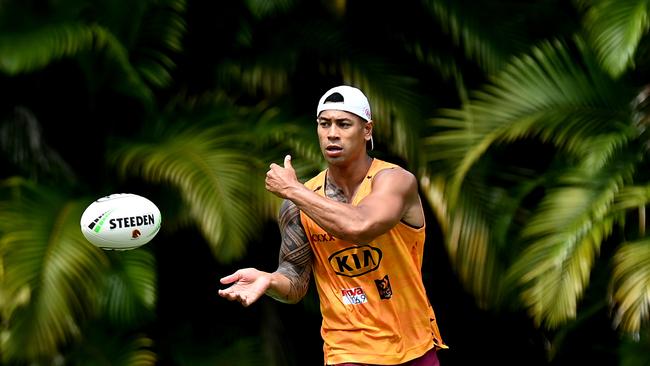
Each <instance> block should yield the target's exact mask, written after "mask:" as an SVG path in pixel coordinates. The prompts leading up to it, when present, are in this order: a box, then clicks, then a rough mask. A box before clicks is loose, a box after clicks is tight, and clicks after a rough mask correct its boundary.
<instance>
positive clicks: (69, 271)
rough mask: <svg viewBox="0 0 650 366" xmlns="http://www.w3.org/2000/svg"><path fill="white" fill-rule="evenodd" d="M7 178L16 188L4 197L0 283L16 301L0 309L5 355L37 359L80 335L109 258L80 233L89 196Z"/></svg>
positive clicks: (0, 209) (0, 215)
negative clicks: (75, 195) (74, 195)
mask: <svg viewBox="0 0 650 366" xmlns="http://www.w3.org/2000/svg"><path fill="white" fill-rule="evenodd" d="M5 184H12V185H13V186H14V187H15V188H14V189H16V190H17V192H19V194H18V195H17V196H16V197H15V198H14V199H12V200H10V201H3V202H1V203H0V232H2V233H3V235H2V237H1V238H0V254H1V256H2V260H3V265H4V275H3V278H2V280H3V281H2V283H1V287H2V292H3V294H5V295H6V296H7V297H8V298H9V299H16V301H15V302H11V301H10V303H9V304H4V306H3V308H2V312H3V319H6V329H5V330H4V339H3V344H2V348H3V357H5V358H6V359H23V360H36V359H38V358H39V357H41V356H44V355H52V354H54V353H55V352H56V349H57V347H58V346H60V345H61V344H63V343H64V342H66V341H68V340H70V339H71V338H73V337H76V336H78V335H79V323H80V321H81V320H82V319H83V318H84V317H86V316H89V315H91V313H92V310H93V307H92V304H93V302H92V298H93V297H92V294H94V293H96V291H97V289H98V284H99V280H100V275H101V273H102V271H103V269H104V268H105V266H106V265H107V262H106V258H105V257H104V255H103V253H102V252H101V250H99V249H98V248H96V247H94V246H92V245H91V244H90V243H88V242H87V241H86V240H85V239H84V238H83V236H82V235H81V231H80V229H79V218H80V217H81V214H82V212H83V210H84V208H85V206H86V204H85V203H84V202H82V201H75V200H70V199H69V198H67V197H65V196H64V195H62V194H60V193H57V192H53V191H49V190H46V189H43V188H40V187H36V186H29V185H27V184H25V183H20V182H19V183H15V182H11V181H10V182H9V183H5Z"/></svg>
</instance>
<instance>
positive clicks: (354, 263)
mask: <svg viewBox="0 0 650 366" xmlns="http://www.w3.org/2000/svg"><path fill="white" fill-rule="evenodd" d="M381 257H382V252H381V250H380V249H379V248H375V247H371V246H369V245H361V246H353V247H349V248H345V249H343V250H339V251H338V252H334V253H332V254H331V255H330V256H329V258H328V261H329V264H330V266H331V267H332V269H333V270H334V272H335V273H336V274H337V275H339V276H346V277H357V276H361V275H364V274H366V273H368V272H372V271H374V270H376V269H377V268H379V264H380V263H381Z"/></svg>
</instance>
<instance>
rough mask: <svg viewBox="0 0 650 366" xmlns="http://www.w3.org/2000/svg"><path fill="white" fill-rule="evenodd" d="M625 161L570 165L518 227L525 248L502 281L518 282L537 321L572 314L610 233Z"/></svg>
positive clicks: (554, 321)
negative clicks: (595, 167) (588, 167)
mask: <svg viewBox="0 0 650 366" xmlns="http://www.w3.org/2000/svg"><path fill="white" fill-rule="evenodd" d="M627 163H628V164H627V165H624V167H616V168H614V167H610V169H603V170H601V171H598V172H591V171H582V172H580V170H579V169H572V170H571V171H569V172H568V173H566V174H565V175H564V176H562V177H560V178H559V179H558V181H557V184H555V185H554V186H553V187H551V188H549V189H548V191H547V193H546V194H545V196H544V198H543V200H542V202H541V203H540V204H539V206H538V209H537V210H536V212H535V214H534V216H533V217H532V218H531V219H530V221H529V222H528V223H527V224H526V226H525V228H524V229H523V231H522V233H521V240H522V241H523V242H524V243H528V247H527V248H526V249H525V250H524V252H523V253H522V254H521V256H520V257H519V258H518V260H517V261H516V262H515V263H514V264H513V265H512V267H511V268H510V270H509V273H508V281H509V282H510V283H513V284H515V285H516V286H521V288H522V295H521V297H522V300H523V301H524V303H525V304H526V306H527V307H528V309H529V312H530V314H531V316H532V317H533V318H534V320H535V321H536V322H537V323H538V324H540V325H542V324H543V325H544V326H546V327H548V328H555V327H557V326H559V325H561V324H563V323H565V322H566V321H567V320H568V319H571V318H573V317H575V314H576V310H577V304H578V300H579V299H580V297H581V296H582V294H583V292H584V289H585V286H586V285H587V283H588V280H589V275H590V271H591V269H592V266H593V263H594V260H595V258H596V256H597V254H598V253H599V249H600V245H601V243H602V241H603V240H604V239H605V238H607V237H608V236H609V235H610V234H611V231H612V228H613V225H614V221H613V217H612V215H611V206H612V203H613V200H614V197H615V194H616V192H617V191H618V190H619V187H622V185H623V181H624V180H625V179H626V178H628V177H629V175H630V174H631V173H630V169H632V167H631V165H633V164H632V163H631V162H630V161H627ZM618 168H620V169H618ZM611 169H614V170H611Z"/></svg>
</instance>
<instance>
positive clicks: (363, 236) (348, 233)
mask: <svg viewBox="0 0 650 366" xmlns="http://www.w3.org/2000/svg"><path fill="white" fill-rule="evenodd" d="M335 236H336V235H335ZM377 236H379V235H377V234H376V233H375V232H374V231H373V227H372V225H370V224H369V223H367V222H363V221H361V222H349V224H348V225H346V227H345V228H343V229H342V230H341V233H340V236H337V237H338V238H340V239H343V240H345V241H349V242H352V243H359V244H368V243H370V242H371V241H373V240H374V239H375V238H376V237H377Z"/></svg>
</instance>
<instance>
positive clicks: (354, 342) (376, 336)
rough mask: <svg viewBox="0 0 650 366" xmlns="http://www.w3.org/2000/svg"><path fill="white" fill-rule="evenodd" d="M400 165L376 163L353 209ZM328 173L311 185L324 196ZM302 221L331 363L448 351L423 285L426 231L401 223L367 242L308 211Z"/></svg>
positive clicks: (325, 349)
mask: <svg viewBox="0 0 650 366" xmlns="http://www.w3.org/2000/svg"><path fill="white" fill-rule="evenodd" d="M396 167H397V166H396V165H394V164H390V163H387V162H384V161H381V160H378V159H374V160H373V162H372V165H371V167H370V169H369V171H368V173H367V174H366V178H365V179H364V180H363V182H362V183H361V185H360V186H359V188H358V189H357V192H356V194H355V197H354V198H353V201H352V204H353V205H357V204H359V202H360V201H361V200H362V199H363V198H364V197H366V196H367V195H368V194H369V193H370V191H371V189H372V180H373V178H374V176H375V175H376V174H377V173H378V172H379V171H381V170H383V169H392V168H396ZM326 174H327V171H326V170H325V171H323V172H321V173H320V174H319V175H317V176H316V177H315V178H313V179H311V180H310V181H308V182H307V183H305V186H306V187H308V188H310V189H311V190H313V191H314V192H316V193H318V194H320V195H322V196H325V177H326ZM300 219H301V222H302V225H303V227H304V229H305V232H306V234H307V237H308V239H309V243H310V245H311V247H312V249H313V253H314V262H313V273H314V278H315V282H316V287H317V289H318V295H319V297H320V304H321V305H320V308H321V313H322V315H323V322H322V327H321V336H322V338H323V341H324V344H323V352H324V355H325V364H327V365H330V364H337V363H344V362H357V363H369V364H400V363H404V362H407V361H409V360H412V359H414V358H417V357H419V356H421V355H423V354H424V353H426V352H427V351H428V350H430V349H431V348H432V347H440V348H447V346H446V345H444V343H443V342H442V339H441V337H440V333H439V331H438V325H437V323H436V318H435V315H434V312H433V309H432V307H431V305H430V303H429V299H428V298H427V295H426V292H425V289H424V286H423V284H422V281H421V278H422V272H421V267H422V257H423V251H424V238H425V227H424V226H423V227H421V228H413V227H411V226H409V225H407V224H406V223H404V222H401V221H400V222H399V223H398V224H397V225H395V226H394V227H393V228H392V229H390V230H389V231H388V232H386V233H385V234H383V235H381V236H379V237H377V238H375V239H374V240H372V242H370V243H367V244H360V243H352V242H347V241H344V240H341V239H338V238H335V237H333V236H332V235H330V234H328V233H327V232H326V231H325V230H323V229H322V228H321V227H319V226H318V225H317V224H316V223H315V222H314V221H313V220H312V219H311V218H309V217H308V216H307V215H306V214H304V213H303V212H302V211H301V212H300Z"/></svg>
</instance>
